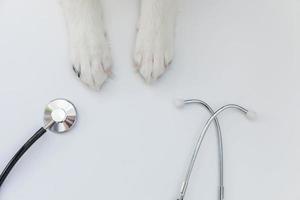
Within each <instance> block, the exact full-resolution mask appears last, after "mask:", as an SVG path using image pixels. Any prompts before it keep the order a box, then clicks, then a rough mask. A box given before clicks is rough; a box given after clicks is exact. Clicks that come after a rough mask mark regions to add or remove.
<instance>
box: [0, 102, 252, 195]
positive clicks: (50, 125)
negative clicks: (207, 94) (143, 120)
mask: <svg viewBox="0 0 300 200" xmlns="http://www.w3.org/2000/svg"><path fill="white" fill-rule="evenodd" d="M175 103H176V106H178V107H183V106H184V105H187V104H200V105H202V106H204V107H205V108H206V109H207V110H208V111H209V112H210V114H211V117H210V118H209V120H208V121H207V122H206V124H205V126H204V128H203V130H202V132H201V134H200V137H199V138H198V141H197V143H196V146H195V149H194V153H193V156H192V159H191V161H190V164H189V167H188V170H187V173H186V177H185V180H184V182H183V184H182V188H181V191H180V197H179V198H178V200H183V199H184V197H185V194H186V191H187V188H188V183H189V180H190V177H191V174H192V170H193V167H194V164H195V161H196V158H197V155H198V152H199V149H200V146H201V144H202V141H203V139H204V137H205V135H206V132H207V130H208V128H209V127H210V125H211V124H212V122H214V123H215V125H216V129H217V133H218V144H219V145H218V146H219V170H220V173H219V174H220V179H219V199H220V200H222V199H223V198H224V184H223V182H224V173H223V140H222V133H221V128H220V124H219V121H218V118H217V117H218V116H219V115H220V114H221V113H222V112H224V111H225V110H228V109H236V110H239V111H241V112H242V113H243V114H245V115H246V116H247V117H248V119H254V118H255V116H256V115H255V113H254V112H251V111H249V110H247V109H245V108H243V107H241V106H239V105H235V104H229V105H226V106H223V107H221V108H220V109H218V110H217V111H215V112H214V110H213V109H212V108H211V107H210V106H209V105H208V104H207V103H206V102H204V101H201V100H197V99H190V100H177V101H176V102H175ZM76 120H77V111H76V108H75V106H74V105H73V104H72V103H71V102H70V101H68V100H66V99H55V100H53V101H51V102H50V103H49V104H48V105H47V107H46V109H45V111H44V123H45V126H43V127H41V128H40V129H39V130H38V131H37V132H36V133H35V134H34V135H33V136H32V137H31V138H30V139H29V140H28V141H27V142H26V143H25V144H24V145H23V146H22V147H21V148H20V149H19V151H18V152H17V153H16V154H15V155H14V157H13V158H12V159H11V160H10V162H9V163H8V164H7V165H6V167H5V169H4V170H3V172H2V173H1V175H0V189H1V186H2V184H3V183H4V181H5V179H6V178H7V176H8V174H9V173H10V172H11V170H12V169H13V167H14V166H15V165H16V163H17V162H18V161H19V160H20V158H21V157H22V156H23V155H24V153H25V152H26V151H27V150H28V149H29V148H30V147H31V146H32V145H33V144H34V143H35V142H36V141H37V140H38V139H40V138H41V137H42V136H43V135H44V134H45V133H46V132H47V130H50V131H52V132H55V133H65V132H67V131H69V130H70V129H71V128H73V127H74V125H75V123H76Z"/></svg>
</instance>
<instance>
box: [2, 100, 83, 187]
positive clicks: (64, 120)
mask: <svg viewBox="0 0 300 200" xmlns="http://www.w3.org/2000/svg"><path fill="white" fill-rule="evenodd" d="M76 120H77V111H76V108H75V106H74V105H73V104H72V103H71V102H70V101H68V100H66V99H55V100H53V101H51V102H50V103H49V104H48V105H47V107H46V108H45V112H44V122H45V126H43V127H41V128H40V129H39V130H38V131H37V132H36V133H35V134H34V135H33V136H32V137H31V138H30V139H29V140H28V141H27V142H26V143H25V144H24V145H23V146H22V147H21V148H20V149H19V151H18V152H17V153H16V154H15V155H14V157H13V158H12V159H11V160H10V161H9V163H8V164H7V165H6V167H5V169H4V170H3V172H2V173H1V175H0V188H1V186H2V184H3V183H4V181H5V179H6V178H7V176H8V174H9V173H10V172H11V170H12V169H13V167H14V166H15V165H16V164H17V162H18V161H19V160H20V158H21V157H22V156H23V155H24V153H25V152H26V151H27V150H28V149H29V148H30V147H31V146H32V145H33V144H34V143H35V142H36V141H38V140H39V139H40V138H41V137H42V136H43V135H44V134H45V133H46V132H47V130H50V131H52V132H55V133H65V132H67V131H69V130H70V129H71V128H73V126H74V125H75V123H76Z"/></svg>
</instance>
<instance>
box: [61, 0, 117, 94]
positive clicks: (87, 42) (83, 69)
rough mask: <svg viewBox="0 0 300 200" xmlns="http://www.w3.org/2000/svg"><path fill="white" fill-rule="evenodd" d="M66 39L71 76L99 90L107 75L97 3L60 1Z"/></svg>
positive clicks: (107, 61)
mask: <svg viewBox="0 0 300 200" xmlns="http://www.w3.org/2000/svg"><path fill="white" fill-rule="evenodd" d="M61 3H62V8H63V10H64V14H65V18H66V22H67V27H68V32H69V36H70V51H71V52H70V54H71V62H72V66H73V69H74V72H75V73H76V74H77V76H78V77H79V79H80V80H81V81H82V82H83V83H85V84H86V85H88V86H89V87H91V88H94V89H99V88H100V87H101V86H102V84H103V83H104V82H105V80H106V79H107V78H108V76H109V74H110V73H111V65H112V61H111V54H110V47H109V44H108V41H107V38H106V33H105V30H104V23H103V19H102V9H101V2H100V1H99V0H61Z"/></svg>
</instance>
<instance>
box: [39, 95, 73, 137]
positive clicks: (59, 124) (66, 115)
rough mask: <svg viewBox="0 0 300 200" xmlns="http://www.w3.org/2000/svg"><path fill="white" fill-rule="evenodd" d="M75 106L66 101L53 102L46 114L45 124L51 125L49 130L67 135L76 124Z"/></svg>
mask: <svg viewBox="0 0 300 200" xmlns="http://www.w3.org/2000/svg"><path fill="white" fill-rule="evenodd" d="M76 118H77V112H76V108H75V106H74V105H73V104H72V103H71V102H70V101H68V100H66V99H55V100H53V101H51V102H50V103H49V104H48V105H47V107H46V108H45V112H44V123H45V124H51V126H50V127H49V130H50V131H52V132H55V133H65V132H67V131H69V130H70V129H71V128H72V127H73V126H74V125H75V123H76Z"/></svg>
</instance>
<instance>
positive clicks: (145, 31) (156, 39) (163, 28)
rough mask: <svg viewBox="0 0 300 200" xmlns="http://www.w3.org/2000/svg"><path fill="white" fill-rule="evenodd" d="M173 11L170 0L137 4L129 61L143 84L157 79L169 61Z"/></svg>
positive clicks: (173, 27) (174, 15) (171, 48)
mask: <svg viewBox="0 0 300 200" xmlns="http://www.w3.org/2000/svg"><path fill="white" fill-rule="evenodd" d="M176 8H177V6H176V3H175V1H173V0H163V1H161V0H149V1H142V2H141V16H140V19H139V23H138V29H137V38H136V44H135V50H134V57H133V58H134V62H135V65H136V68H137V70H138V72H139V73H140V74H141V76H142V77H143V78H144V79H145V81H146V82H152V81H155V80H157V79H158V78H159V77H161V75H162V74H163V73H164V72H165V71H166V69H167V67H168V66H169V65H170V63H171V61H172V59H173V52H174V35H175V34H174V32H175V21H176Z"/></svg>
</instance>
